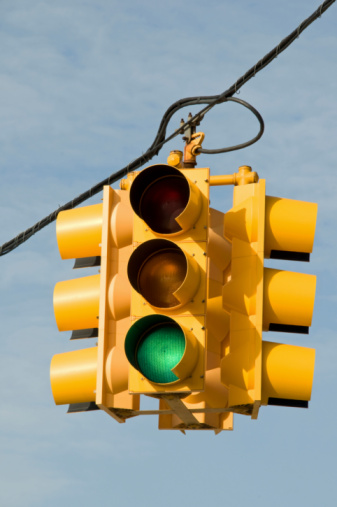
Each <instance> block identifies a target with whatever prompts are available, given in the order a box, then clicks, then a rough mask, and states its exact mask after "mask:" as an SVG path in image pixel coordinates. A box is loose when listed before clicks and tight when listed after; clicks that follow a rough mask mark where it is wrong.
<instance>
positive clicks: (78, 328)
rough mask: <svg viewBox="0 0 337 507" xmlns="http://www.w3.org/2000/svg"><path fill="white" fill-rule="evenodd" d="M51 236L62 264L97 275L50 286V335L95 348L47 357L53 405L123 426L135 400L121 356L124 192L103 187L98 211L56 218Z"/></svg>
mask: <svg viewBox="0 0 337 507" xmlns="http://www.w3.org/2000/svg"><path fill="white" fill-rule="evenodd" d="M56 235H57V241H58V247H59V251H60V254H61V257H62V258H63V259H70V258H76V262H75V266H74V267H83V268H87V267H93V266H100V274H94V275H90V276H86V277H83V278H76V279H73V280H68V281H65V282H59V283H58V284H56V286H55V290H54V311H55V318H56V323H57V326H58V329H59V330H60V331H70V330H71V331H73V334H72V338H76V339H79V338H90V337H94V338H95V337H96V338H97V339H98V343H97V346H96V345H95V346H94V347H90V348H86V349H84V350H75V351H71V352H65V353H62V354H57V355H56V356H54V357H53V359H52V362H51V369H50V374H51V386H52V391H53V396H54V400H55V403H56V404H70V411H81V410H86V409H92V408H101V409H103V410H105V411H106V412H107V413H108V414H109V415H111V416H112V417H114V418H115V419H117V420H118V421H119V422H123V421H124V420H125V419H126V418H127V417H128V416H130V415H131V414H132V411H134V410H138V409H139V397H138V396H130V395H129V393H128V369H129V365H128V362H127V360H126V356H125V352H124V337H125V334H126V333H127V330H128V328H129V326H130V298H131V293H130V284H129V282H128V279H127V274H126V268H127V261H128V259H129V256H130V254H131V252H132V209H131V207H130V203H129V193H128V191H125V190H113V189H112V188H110V187H109V186H106V187H104V190H103V204H97V205H92V206H87V207H83V208H78V209H73V210H68V211H62V212H60V213H59V215H58V218H57V224H56Z"/></svg>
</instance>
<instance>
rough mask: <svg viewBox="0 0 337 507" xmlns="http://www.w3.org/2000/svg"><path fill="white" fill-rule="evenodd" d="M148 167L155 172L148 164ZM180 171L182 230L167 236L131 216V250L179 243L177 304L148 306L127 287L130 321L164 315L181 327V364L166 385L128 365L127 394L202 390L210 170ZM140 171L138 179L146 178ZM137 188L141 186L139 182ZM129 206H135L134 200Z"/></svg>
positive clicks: (140, 295)
mask: <svg viewBox="0 0 337 507" xmlns="http://www.w3.org/2000/svg"><path fill="white" fill-rule="evenodd" d="M161 167H164V170H165V166H160V167H159V168H158V171H159V170H160V168H161ZM149 169H150V170H151V171H153V172H154V171H155V168H154V167H153V166H151V167H150V168H149ZM145 171H146V169H145ZM179 173H181V174H182V175H183V176H184V178H186V180H187V182H188V188H189V199H188V202H187V203H186V205H185V207H184V209H183V210H182V212H181V213H180V214H179V215H178V216H177V217H176V221H177V222H178V224H179V225H180V227H181V230H180V231H179V232H174V233H170V234H161V233H157V232H155V231H153V230H151V228H150V227H149V225H148V224H147V223H146V222H145V221H144V220H142V219H141V218H140V217H139V216H138V215H137V214H135V215H134V226H133V246H134V249H135V252H136V250H137V248H138V247H139V246H141V247H143V245H144V243H146V242H149V243H150V241H151V240H153V239H161V238H162V239H165V240H168V241H170V242H172V243H173V244H174V245H175V246H174V248H175V249H176V248H177V247H178V248H179V249H180V250H181V251H182V252H183V254H184V256H185V259H186V276H185V279H184V280H183V282H182V283H181V285H180V286H179V287H178V288H177V289H175V290H174V291H172V292H173V294H174V296H175V297H176V299H177V301H179V304H177V305H174V306H162V307H160V306H156V305H154V304H151V302H150V301H149V300H147V299H146V298H145V297H144V296H143V295H142V294H141V292H138V291H137V290H132V299H131V318H132V321H133V322H135V321H136V319H138V318H142V317H144V316H149V315H153V314H161V315H167V316H169V317H170V318H171V319H173V320H174V321H175V322H177V323H178V324H179V325H180V326H181V327H182V328H183V330H184V333H185V338H186V343H187V346H186V350H185V353H184V355H183V357H182V359H181V361H180V363H178V365H176V367H175V368H174V373H176V375H177V376H178V377H179V378H180V380H178V381H176V382H173V383H170V384H157V383H155V382H151V381H149V380H147V379H146V378H145V377H144V376H143V375H142V374H141V373H140V372H139V371H138V370H136V369H135V368H133V367H132V366H130V377H129V390H130V392H131V393H145V394H158V395H159V394H160V393H168V392H172V393H179V392H181V393H182V392H187V393H188V392H194V391H200V390H202V389H204V372H205V346H206V329H205V314H206V294H207V235H208V220H209V212H208V202H209V184H208V179H209V169H189V170H187V169H185V170H180V171H179ZM159 174H160V172H159ZM141 175H142V173H140V176H141ZM144 175H146V173H144ZM144 175H142V176H141V177H144V178H145V176H144ZM138 177H139V176H137V178H138ZM173 177H174V174H173ZM137 178H136V179H135V180H134V181H135V182H137ZM136 184H137V185H138V183H136ZM137 188H138V187H137ZM139 188H141V186H140V185H139ZM143 191H144V192H145V190H143ZM139 198H140V197H139ZM134 206H137V203H136V204H134ZM145 248H147V247H145ZM149 249H150V247H149ZM130 262H132V259H131V260H130ZM137 262H138V261H137ZM133 277H134V276H133ZM134 278H135V277H134Z"/></svg>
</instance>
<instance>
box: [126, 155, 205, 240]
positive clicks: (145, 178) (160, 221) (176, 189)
mask: <svg viewBox="0 0 337 507" xmlns="http://www.w3.org/2000/svg"><path fill="white" fill-rule="evenodd" d="M199 194H200V191H199V189H198V188H197V186H196V185H194V184H192V183H191V182H190V181H189V180H188V179H187V178H186V177H185V176H184V175H183V174H182V172H181V171H179V170H178V169H175V168H174V167H171V166H168V165H162V164H157V165H154V166H151V167H147V168H146V169H144V170H143V171H142V172H141V173H139V175H138V176H137V178H135V180H134V182H133V183H132V186H131V190H130V202H131V206H132V208H133V210H134V212H135V213H136V214H137V215H138V216H139V217H140V218H141V219H142V220H144V222H145V223H146V224H147V225H148V226H149V227H150V229H152V231H154V232H155V233H157V234H163V235H167V234H179V233H181V232H183V231H185V230H187V229H189V228H190V227H191V226H192V225H193V224H194V223H195V221H196V220H197V219H198V217H199V215H200V211H201V202H200V199H199Z"/></svg>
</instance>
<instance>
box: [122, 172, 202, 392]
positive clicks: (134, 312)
mask: <svg viewBox="0 0 337 507" xmlns="http://www.w3.org/2000/svg"><path fill="white" fill-rule="evenodd" d="M208 181H209V170H208V169H194V170H180V169H176V168H174V167H172V166H169V165H164V164H157V165H155V166H151V167H148V168H146V169H144V170H143V171H142V172H141V173H139V174H138V175H137V177H136V178H135V179H134V181H133V183H132V186H131V190H130V202H131V205H132V207H133V210H134V212H135V214H134V223H133V245H134V251H133V253H132V255H131V256H130V259H129V263H128V277H129V281H130V283H131V286H132V288H133V291H132V299H131V319H132V322H133V324H132V326H131V328H130V330H129V332H128V334H127V335H126V339H125V350H126V355H127V357H128V360H129V362H130V364H131V368H130V376H129V390H130V392H132V393H143V394H152V395H155V394H157V395H159V394H160V393H177V392H180V393H190V392H192V391H200V390H202V389H203V388H204V368H205V366H204V364H205V343H206V342H205V340H206V330H205V314H206V287H207V234H208V200H209V184H208ZM156 370H158V371H156ZM159 370H160V371H159Z"/></svg>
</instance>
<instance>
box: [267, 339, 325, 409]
mask: <svg viewBox="0 0 337 507" xmlns="http://www.w3.org/2000/svg"><path fill="white" fill-rule="evenodd" d="M262 357H263V360H262V403H263V404H265V405H267V404H268V399H269V398H282V399H289V400H303V401H309V400H310V398H311V389H312V383H313V377H314V367H315V350H314V349H310V348H307V347H297V346H294V345H284V344H283V343H273V342H267V341H263V345H262Z"/></svg>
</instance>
